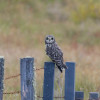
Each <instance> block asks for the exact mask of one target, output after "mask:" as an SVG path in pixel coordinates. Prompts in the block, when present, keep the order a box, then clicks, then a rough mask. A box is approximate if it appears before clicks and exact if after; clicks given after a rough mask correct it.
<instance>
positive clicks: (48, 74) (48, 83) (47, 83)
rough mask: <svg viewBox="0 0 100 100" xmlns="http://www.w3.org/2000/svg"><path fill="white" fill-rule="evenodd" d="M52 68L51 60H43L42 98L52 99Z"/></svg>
mask: <svg viewBox="0 0 100 100" xmlns="http://www.w3.org/2000/svg"><path fill="white" fill-rule="evenodd" d="M54 69H55V64H54V63H53V62H45V65H44V87H43V100H53V96H54Z"/></svg>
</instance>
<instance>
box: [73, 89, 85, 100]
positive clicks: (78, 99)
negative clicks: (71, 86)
mask: <svg viewBox="0 0 100 100" xmlns="http://www.w3.org/2000/svg"><path fill="white" fill-rule="evenodd" d="M75 100H84V92H83V91H76V92H75Z"/></svg>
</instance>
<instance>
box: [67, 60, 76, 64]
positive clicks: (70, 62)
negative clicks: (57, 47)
mask: <svg viewBox="0 0 100 100" xmlns="http://www.w3.org/2000/svg"><path fill="white" fill-rule="evenodd" d="M65 63H66V64H76V63H75V62H72V61H67V62H65Z"/></svg>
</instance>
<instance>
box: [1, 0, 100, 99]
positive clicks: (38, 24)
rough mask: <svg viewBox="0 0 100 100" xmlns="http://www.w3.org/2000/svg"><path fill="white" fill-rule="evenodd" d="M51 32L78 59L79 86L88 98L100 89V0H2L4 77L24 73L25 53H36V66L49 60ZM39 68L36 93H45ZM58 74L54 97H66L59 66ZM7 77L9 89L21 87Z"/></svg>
mask: <svg viewBox="0 0 100 100" xmlns="http://www.w3.org/2000/svg"><path fill="white" fill-rule="evenodd" d="M47 34H53V35H54V36H55V37H56V41H57V42H58V44H59V45H60V47H61V48H62V50H63V52H64V59H65V61H75V62H76V90H78V91H79V90H81V91H84V92H85V98H86V99H88V92H91V91H99V92H100V78H99V73H100V63H99V62H100V1H99V0H95V1H94V0H88V1H87V0H63V1H62V0H48V1H46V0H44V1H41V0H1V1H0V54H1V56H2V55H3V56H4V57H5V78H6V77H8V76H11V75H15V74H18V73H19V72H20V67H19V66H20V65H19V61H20V58H21V57H25V56H32V57H34V58H35V66H36V68H40V67H43V63H44V62H45V61H49V60H50V59H49V58H48V57H47V56H46V55H45V46H44V38H45V35H47ZM40 55H41V56H40ZM36 73H37V88H39V90H37V94H38V95H42V85H43V70H42V71H37V72H36ZM55 74H56V79H55V96H58V95H59V96H63V95H64V87H63V86H64V73H63V74H60V73H59V71H58V70H57V69H56V73H55ZM40 76H41V77H42V78H41V77H40ZM58 76H60V77H58ZM59 80H61V82H59ZM4 82H5V89H4V91H5V92H6V91H8V92H10V91H15V90H19V89H20V79H19V77H18V78H16V79H10V80H6V81H4ZM16 83H18V84H17V85H16ZM12 99H14V100H20V97H19V95H13V96H12V95H11V96H8V95H4V100H12Z"/></svg>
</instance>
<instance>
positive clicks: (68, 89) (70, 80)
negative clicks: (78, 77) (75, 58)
mask: <svg viewBox="0 0 100 100" xmlns="http://www.w3.org/2000/svg"><path fill="white" fill-rule="evenodd" d="M66 65H67V67H68V69H66V70H65V100H75V63H74V62H66Z"/></svg>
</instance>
